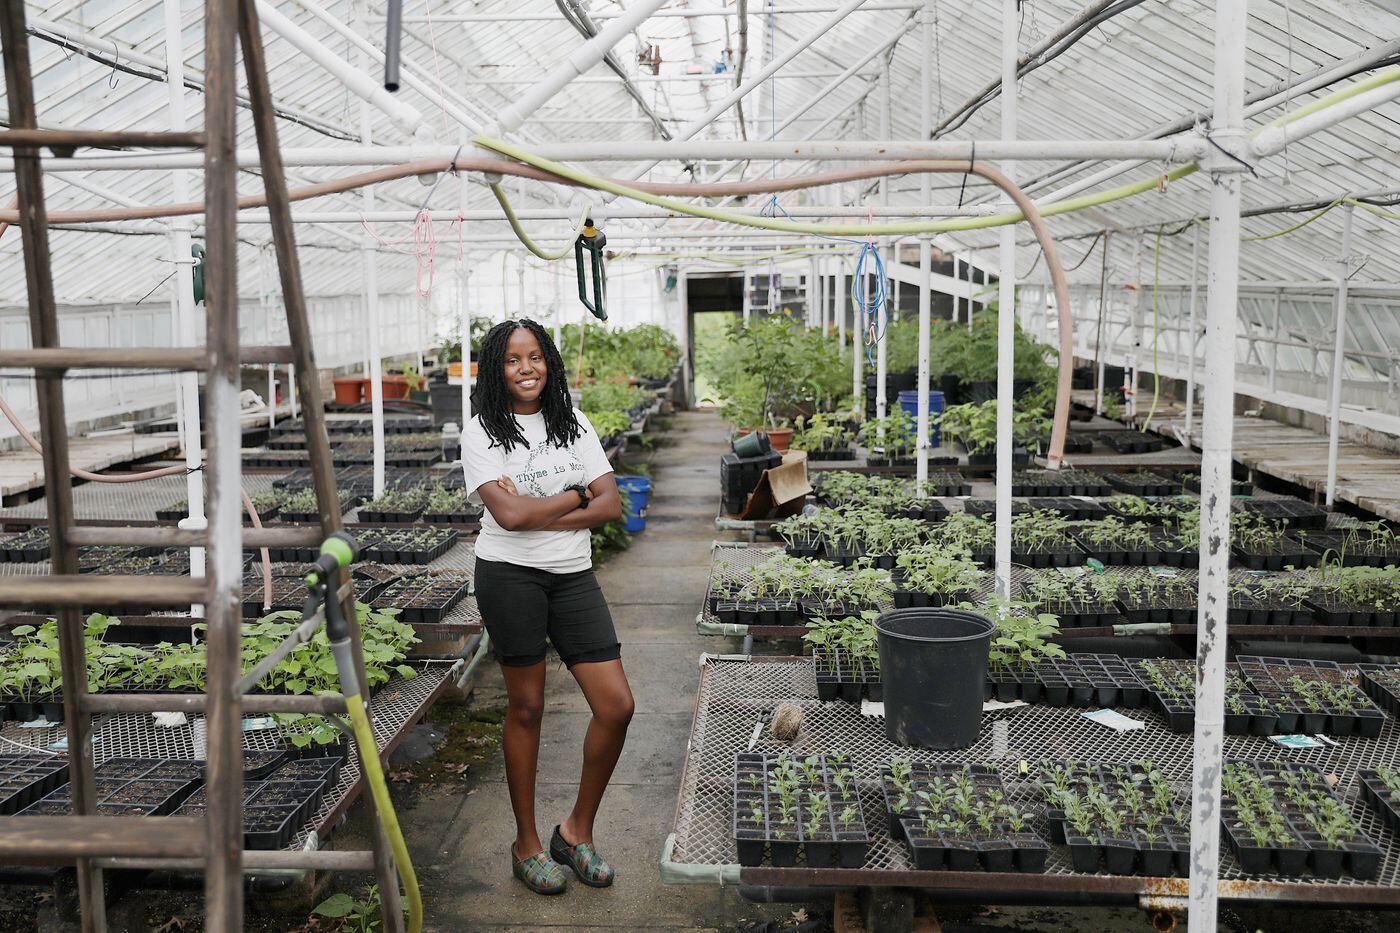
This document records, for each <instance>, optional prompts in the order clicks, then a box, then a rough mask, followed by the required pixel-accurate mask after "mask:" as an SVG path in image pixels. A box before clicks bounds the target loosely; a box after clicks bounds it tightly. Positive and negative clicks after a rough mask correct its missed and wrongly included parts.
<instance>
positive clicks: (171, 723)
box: [151, 712, 190, 729]
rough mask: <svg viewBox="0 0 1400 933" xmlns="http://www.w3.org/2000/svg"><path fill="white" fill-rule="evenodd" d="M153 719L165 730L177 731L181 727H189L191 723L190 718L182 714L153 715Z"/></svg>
mask: <svg viewBox="0 0 1400 933" xmlns="http://www.w3.org/2000/svg"><path fill="white" fill-rule="evenodd" d="M151 718H153V719H154V720H155V721H156V725H158V726H161V727H162V728H165V729H176V728H179V727H180V726H187V725H189V722H190V718H189V717H188V716H186V715H185V714H184V713H180V712H165V713H152V714H151Z"/></svg>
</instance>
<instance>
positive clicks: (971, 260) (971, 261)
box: [967, 249, 977, 330]
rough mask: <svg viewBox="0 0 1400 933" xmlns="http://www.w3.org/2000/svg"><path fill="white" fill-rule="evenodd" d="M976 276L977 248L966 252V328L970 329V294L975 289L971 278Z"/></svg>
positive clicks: (971, 294) (974, 291)
mask: <svg viewBox="0 0 1400 933" xmlns="http://www.w3.org/2000/svg"><path fill="white" fill-rule="evenodd" d="M976 276H977V250H975V249H974V250H968V253H967V329H968V330H972V296H973V294H974V293H976V291H977V287H976V283H975V282H974V281H973V279H974V278H975V277H976Z"/></svg>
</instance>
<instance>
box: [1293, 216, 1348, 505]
mask: <svg viewBox="0 0 1400 933" xmlns="http://www.w3.org/2000/svg"><path fill="white" fill-rule="evenodd" d="M1351 220H1352V205H1351V204H1347V205H1346V213H1345V214H1343V215H1342V255H1341V258H1340V259H1338V261H1337V316H1336V322H1337V335H1336V338H1335V342H1334V343H1333V345H1332V388H1331V390H1330V391H1329V392H1328V395H1327V508H1328V509H1331V508H1332V503H1333V501H1334V500H1335V499H1336V495H1337V444H1338V441H1339V440H1340V437H1341V428H1342V376H1343V371H1344V370H1345V369H1346V343H1347V277H1348V276H1349V275H1350V274H1351ZM1274 339H1275V340H1277V339H1278V329H1277V328H1275V330H1274ZM1274 347H1275V348H1277V347H1278V344H1277V343H1275V344H1274Z"/></svg>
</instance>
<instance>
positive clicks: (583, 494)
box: [569, 484, 588, 509]
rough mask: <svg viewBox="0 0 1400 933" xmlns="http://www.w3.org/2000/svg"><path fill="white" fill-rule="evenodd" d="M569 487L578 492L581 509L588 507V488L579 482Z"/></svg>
mask: <svg viewBox="0 0 1400 933" xmlns="http://www.w3.org/2000/svg"><path fill="white" fill-rule="evenodd" d="M569 488H570V489H572V490H573V491H574V492H576V493H578V507H579V508H581V509H586V508H588V488H587V487H586V486H583V485H579V484H575V485H573V486H570V487H569Z"/></svg>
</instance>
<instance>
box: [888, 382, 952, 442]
mask: <svg viewBox="0 0 1400 933" xmlns="http://www.w3.org/2000/svg"><path fill="white" fill-rule="evenodd" d="M899 407H900V408H902V409H904V413H905V414H906V415H908V416H909V420H910V421H912V422H913V423H914V429H915V430H916V431H917V430H918V427H919V392H918V390H917V389H914V390H910V391H908V392H901V393H899ZM941 414H943V393H942V392H934V391H932V390H930V391H929V394H928V420H929V428H928V443H929V446H930V447H937V446H938V445H939V443H940V442H941V440H942V437H941V435H942V433H943V432H942V431H941V430H940V429H939V427H938V416H939V415H941Z"/></svg>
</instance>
